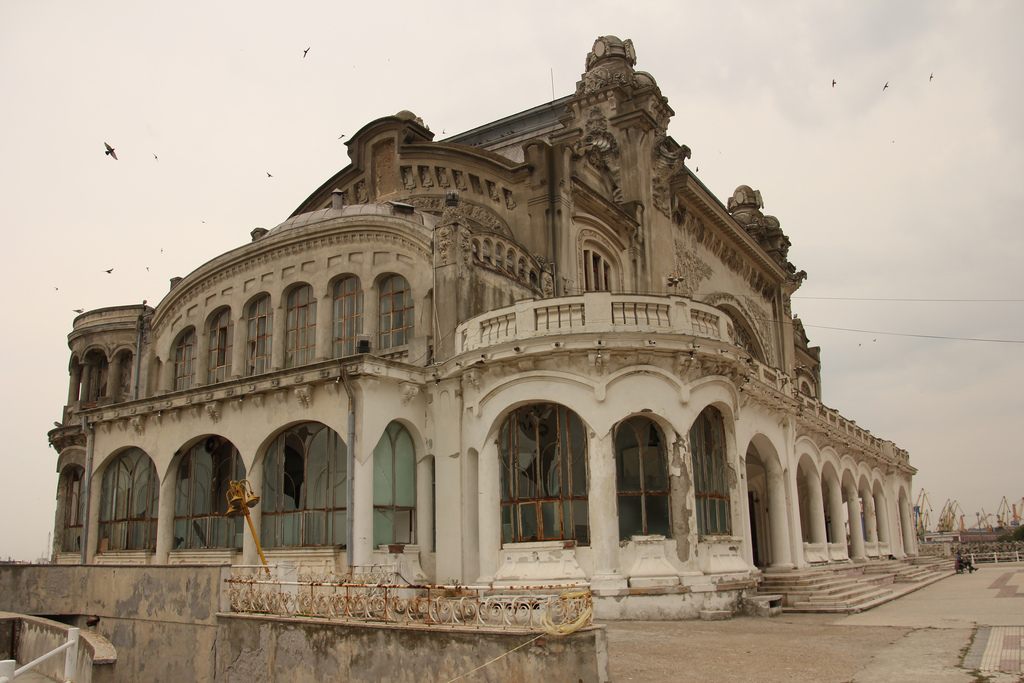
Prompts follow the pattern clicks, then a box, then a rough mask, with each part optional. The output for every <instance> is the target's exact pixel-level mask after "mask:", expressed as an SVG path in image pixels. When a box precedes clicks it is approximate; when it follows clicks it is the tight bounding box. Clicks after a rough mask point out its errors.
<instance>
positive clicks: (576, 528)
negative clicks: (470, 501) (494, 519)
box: [498, 403, 590, 545]
mask: <svg viewBox="0 0 1024 683" xmlns="http://www.w3.org/2000/svg"><path fill="white" fill-rule="evenodd" d="M498 453H499V459H500V461H501V472H500V484H501V530H502V531H501V538H502V542H503V543H522V542H528V541H556V540H564V541H575V542H576V543H577V544H579V545H587V544H589V543H590V525H589V519H588V510H587V436H586V429H585V428H584V426H583V421H582V420H581V419H580V418H579V416H578V415H576V413H574V412H573V411H571V410H569V409H568V408H566V407H565V406H562V405H559V404H557V403H532V404H529V405H525V406H521V407H519V408H516V409H515V410H513V411H512V412H511V413H509V414H508V416H507V417H506V418H505V420H504V422H502V424H501V427H500V428H499V431H498Z"/></svg>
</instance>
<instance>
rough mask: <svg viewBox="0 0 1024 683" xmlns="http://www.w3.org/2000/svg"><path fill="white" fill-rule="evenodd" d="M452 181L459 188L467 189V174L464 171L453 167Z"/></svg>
mask: <svg viewBox="0 0 1024 683" xmlns="http://www.w3.org/2000/svg"><path fill="white" fill-rule="evenodd" d="M452 181H453V182H454V183H455V187H456V188H457V189H459V190H465V189H467V188H466V174H465V173H463V172H462V171H459V170H456V169H454V168H453V169H452Z"/></svg>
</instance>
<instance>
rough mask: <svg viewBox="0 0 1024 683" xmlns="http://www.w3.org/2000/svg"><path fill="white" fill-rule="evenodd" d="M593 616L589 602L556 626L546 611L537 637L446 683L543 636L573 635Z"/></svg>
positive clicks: (565, 596) (572, 595)
mask: <svg viewBox="0 0 1024 683" xmlns="http://www.w3.org/2000/svg"><path fill="white" fill-rule="evenodd" d="M589 594H590V591H589V590H582V591H570V592H565V593H562V594H561V595H559V596H558V597H559V598H560V599H562V600H574V599H577V598H583V597H586V596H587V595H589ZM593 615H594V606H593V602H591V603H590V604H589V605H588V606H587V607H586V608H585V609H583V610H582V611H580V613H579V615H577V617H576V618H575V619H573V620H572V621H570V622H569V623H567V624H556V623H554V622H553V621H552V620H551V614H550V611H547V612H545V613H544V617H543V620H542V621H541V626H542V627H543V629H544V632H543V633H538V634H537V635H535V636H534V637H533V638H530V639H529V640H528V641H526V642H525V643H522V644H521V645H516V646H515V647H514V648H512V649H511V650H509V651H507V652H502V653H501V654H500V655H498V656H497V657H495V658H493V659H491V660H489V661H486V662H484V663H483V664H481V665H480V666H478V667H476V668H475V669H471V670H470V671H467V672H466V673H464V674H459V675H458V676H456V677H455V678H453V679H451V680H450V681H448V683H454V682H455V681H457V680H459V679H462V678H465V677H466V676H469V675H470V674H472V673H476V672H477V671H479V670H480V669H483V668H485V667H488V666H490V665H491V664H494V663H495V662H496V661H498V660H499V659H501V658H502V657H507V656H508V655H510V654H512V653H513V652H515V651H516V650H519V649H521V648H524V647H526V646H527V645H529V644H530V643H532V642H534V641H535V640H537V639H538V638H541V637H543V636H556V637H559V638H561V637H563V636H567V635H570V634H572V633H575V632H576V631H579V630H580V629H581V628H584V627H585V626H587V625H588V624H589V623H590V619H591V617H592V616H593Z"/></svg>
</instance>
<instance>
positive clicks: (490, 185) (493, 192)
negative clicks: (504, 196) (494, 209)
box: [487, 180, 501, 202]
mask: <svg viewBox="0 0 1024 683" xmlns="http://www.w3.org/2000/svg"><path fill="white" fill-rule="evenodd" d="M487 196H488V197H490V198H491V199H492V200H493V201H496V202H500V201H501V197H499V196H498V186H497V185H495V184H494V182H492V181H490V180H488V181H487Z"/></svg>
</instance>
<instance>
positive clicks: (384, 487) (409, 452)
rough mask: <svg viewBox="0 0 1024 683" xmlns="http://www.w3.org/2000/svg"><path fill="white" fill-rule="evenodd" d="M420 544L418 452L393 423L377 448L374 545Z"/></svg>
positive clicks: (386, 430)
mask: <svg viewBox="0 0 1024 683" xmlns="http://www.w3.org/2000/svg"><path fill="white" fill-rule="evenodd" d="M415 542H416V449H415V447H414V446H413V443H412V436H410V435H409V430H407V429H406V428H405V427H403V426H402V425H401V424H399V423H398V422H392V423H391V424H389V425H388V426H387V429H385V430H384V434H382V435H381V437H380V440H379V441H378V442H377V446H376V447H375V448H374V449H373V546H374V547H375V548H376V547H377V546H379V545H382V544H391V543H415Z"/></svg>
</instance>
